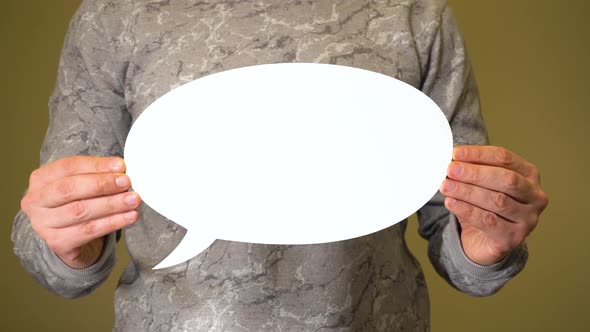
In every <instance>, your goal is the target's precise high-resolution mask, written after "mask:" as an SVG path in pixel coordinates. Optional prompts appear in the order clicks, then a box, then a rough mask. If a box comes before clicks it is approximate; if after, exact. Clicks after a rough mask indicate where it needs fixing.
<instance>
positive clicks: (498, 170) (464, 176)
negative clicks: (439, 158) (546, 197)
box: [447, 161, 538, 204]
mask: <svg viewBox="0 0 590 332" xmlns="http://www.w3.org/2000/svg"><path fill="white" fill-rule="evenodd" d="M447 176H448V177H449V178H450V179H453V180H456V181H459V182H464V183H470V184H473V185H476V186H478V187H482V188H486V189H490V190H493V191H497V192H501V193H505V194H507V195H509V196H510V197H512V198H514V199H515V200H517V201H519V202H521V203H525V204H526V203H530V202H533V201H535V200H536V199H537V194H538V193H537V191H538V190H537V188H536V187H534V186H533V184H532V183H531V182H530V181H529V180H527V179H526V178H525V177H524V176H522V175H521V174H519V173H516V172H514V171H511V170H509V169H506V168H502V167H496V166H487V165H477V164H471V163H466V162H459V161H452V162H451V163H450V164H449V168H448V171H447Z"/></svg>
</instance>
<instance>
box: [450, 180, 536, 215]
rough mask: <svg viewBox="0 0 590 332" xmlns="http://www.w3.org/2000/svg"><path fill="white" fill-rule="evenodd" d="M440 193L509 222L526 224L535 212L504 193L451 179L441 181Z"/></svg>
mask: <svg viewBox="0 0 590 332" xmlns="http://www.w3.org/2000/svg"><path fill="white" fill-rule="evenodd" d="M440 191H441V193H442V194H443V195H445V196H447V197H452V198H455V199H458V200H460V201H462V202H466V203H469V204H471V205H475V206H477V207H479V208H481V209H483V210H487V211H490V212H492V213H495V214H497V215H499V216H501V217H502V218H504V219H506V220H507V221H510V222H520V223H528V222H529V220H531V219H533V216H534V212H535V211H534V209H533V207H532V206H530V205H527V204H522V203H521V202H518V201H516V200H514V199H513V198H511V197H510V196H508V195H506V194H504V193H501V192H497V191H493V190H489V189H485V188H482V187H478V186H474V185H471V184H467V183H462V182H457V181H453V180H451V179H446V180H445V181H443V183H442V184H441V187H440Z"/></svg>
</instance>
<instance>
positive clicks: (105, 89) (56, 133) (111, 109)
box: [11, 1, 130, 298]
mask: <svg viewBox="0 0 590 332" xmlns="http://www.w3.org/2000/svg"><path fill="white" fill-rule="evenodd" d="M113 44H114V43H113V41H112V39H111V38H109V36H108V34H107V32H106V31H105V29H104V25H103V22H101V19H100V8H97V6H96V5H95V4H94V2H93V1H85V2H84V3H82V5H81V6H80V8H79V9H78V11H77V12H76V14H75V15H74V16H73V18H72V20H71V22H70V28H69V31H68V34H67V36H66V40H65V43H64V47H63V50H62V54H61V59H60V64H59V71H58V79H57V82H56V85H55V89H54V92H53V94H52V95H51V98H50V101H49V126H48V129H47V133H46V136H45V139H44V142H43V145H42V148H41V154H40V159H41V160H40V162H41V165H44V164H46V163H49V162H51V161H54V160H56V159H60V158H63V157H66V156H72V155H92V156H122V151H123V150H122V147H123V142H124V140H125V138H126V134H127V132H128V130H129V126H130V116H129V114H128V112H127V111H126V107H125V99H124V89H123V84H124V83H123V77H124V75H123V73H124V72H125V70H126V69H125V67H126V65H125V63H124V62H121V61H118V58H117V55H116V53H115V52H114V51H113V49H114V47H113ZM11 239H12V241H13V243H14V253H15V254H16V256H17V257H18V258H19V260H20V262H21V264H22V265H23V267H24V268H25V269H26V270H27V272H28V273H29V274H30V275H31V276H32V277H33V278H34V279H35V280H36V281H37V282H38V283H39V284H41V285H42V286H44V287H45V288H47V289H49V290H51V291H53V292H55V293H58V294H60V295H62V296H64V297H68V298H74V297H79V296H83V295H86V294H88V293H90V292H91V291H92V290H94V289H95V288H96V287H97V286H98V285H100V284H101V283H102V282H103V281H104V280H106V279H107V277H108V275H109V274H110V272H111V270H112V268H113V266H114V263H115V245H116V240H115V234H114V233H113V234H110V235H108V236H107V237H106V241H105V246H104V249H103V253H102V255H101V257H100V258H99V260H98V261H97V262H96V263H95V264H94V265H92V266H90V267H88V268H86V269H83V270H77V269H73V268H71V267H69V266H67V265H66V264H64V263H63V262H62V261H61V260H60V259H59V258H58V257H57V256H56V255H55V253H53V252H52V251H51V250H50V249H49V248H48V246H47V244H46V243H45V241H44V240H43V239H41V238H40V237H39V236H38V235H37V234H36V233H35V232H34V231H33V229H32V228H31V225H30V222H29V219H28V217H27V216H26V215H25V214H24V213H23V211H22V210H21V211H19V212H18V213H17V216H16V218H15V219H14V223H13V229H12V235H11Z"/></svg>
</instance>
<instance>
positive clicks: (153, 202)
mask: <svg viewBox="0 0 590 332" xmlns="http://www.w3.org/2000/svg"><path fill="white" fill-rule="evenodd" d="M452 148H453V140H452V134H451V130H450V127H449V123H448V121H447V119H446V118H445V116H444V114H443V113H442V112H441V110H440V109H439V107H438V106H437V105H436V104H435V103H434V102H433V101H432V100H431V99H429V98H428V97H427V96H426V95H424V94H423V93H422V92H420V91H419V90H417V89H415V88H414V87H412V86H410V85H408V84H406V83H404V82H401V81H399V80H396V79H394V78H392V77H389V76H386V75H382V74H379V73H375V72H371V71H367V70H362V69H357V68H352V67H345V66H337V65H327V64H310V63H289V64H287V63H283V64H268V65H258V66H252V67H243V68H238V69H233V70H228V71H224V72H220V73H216V74H212V75H209V76H205V77H202V78H200V79H197V80H194V81H192V82H190V83H187V84H185V85H182V86H180V87H178V88H176V89H174V90H172V91H171V92H169V93H167V94H166V95H164V96H162V97H161V98H159V99H158V100H156V101H155V102H154V103H153V104H151V105H150V106H149V107H148V108H146V109H145V111H144V112H143V113H142V114H141V116H139V118H138V119H137V120H136V121H135V123H134V125H133V127H132V128H131V130H130V132H129V136H128V137H127V141H126V144H125V162H126V164H127V174H128V175H129V177H130V179H131V183H132V184H133V188H134V190H136V191H137V192H138V193H139V195H141V197H142V199H143V201H144V202H145V203H146V204H148V205H149V206H150V207H151V208H153V209H154V210H155V211H157V212H158V213H160V214H162V215H163V216H165V217H167V218H168V219H170V220H172V221H174V222H175V223H177V224H179V225H181V226H183V227H184V228H186V229H187V233H186V235H185V237H184V238H183V240H182V241H181V243H180V244H179V245H178V246H177V247H176V249H174V251H173V252H172V253H170V254H169V255H168V256H167V257H166V258H165V259H164V260H163V261H162V262H160V263H159V264H158V265H157V266H155V267H154V269H159V268H165V267H169V266H172V265H176V264H179V263H182V262H184V261H186V260H188V259H190V258H192V257H194V256H196V255H197V254H199V253H200V252H202V251H203V250H205V249H206V248H207V247H208V246H209V245H210V244H211V243H212V242H213V241H214V240H215V239H222V240H229V241H241V242H251V243H263V244H291V245H293V244H311V243H325V242H332V241H338V240H346V239H351V238H355V237H359V236H363V235H367V234H370V233H373V232H376V231H379V230H382V229H384V228H387V227H389V226H391V225H393V224H395V223H397V222H399V221H401V220H403V219H405V218H407V217H408V216H410V215H411V214H412V213H414V212H415V211H417V210H418V209H419V208H420V207H422V206H423V205H424V204H425V203H426V202H427V201H428V200H429V199H430V198H432V196H433V195H434V194H435V193H436V191H437V189H438V187H439V185H440V183H441V182H442V181H443V179H444V178H445V175H446V169H447V166H448V164H449V162H450V161H451V153H452Z"/></svg>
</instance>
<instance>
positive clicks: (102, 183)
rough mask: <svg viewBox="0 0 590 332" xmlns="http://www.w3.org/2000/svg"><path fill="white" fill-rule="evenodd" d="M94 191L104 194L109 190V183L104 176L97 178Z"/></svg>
mask: <svg viewBox="0 0 590 332" xmlns="http://www.w3.org/2000/svg"><path fill="white" fill-rule="evenodd" d="M95 189H96V192H97V193H105V192H107V191H108V190H109V182H108V180H107V177H106V176H99V177H98V178H97V179H96V182H95Z"/></svg>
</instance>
